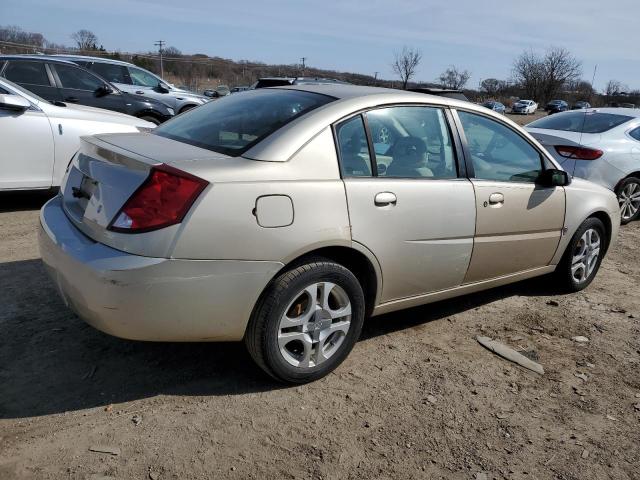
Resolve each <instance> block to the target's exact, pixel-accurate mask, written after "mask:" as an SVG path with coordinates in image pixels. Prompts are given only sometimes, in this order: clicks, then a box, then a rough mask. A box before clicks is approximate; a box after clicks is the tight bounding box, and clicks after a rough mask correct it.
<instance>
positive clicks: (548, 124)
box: [527, 112, 633, 133]
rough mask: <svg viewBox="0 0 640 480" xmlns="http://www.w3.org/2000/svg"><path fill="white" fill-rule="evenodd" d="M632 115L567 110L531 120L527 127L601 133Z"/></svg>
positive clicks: (627, 119)
mask: <svg viewBox="0 0 640 480" xmlns="http://www.w3.org/2000/svg"><path fill="white" fill-rule="evenodd" d="M632 118H633V117H629V116H627V115H619V114H614V113H603V112H569V113H563V114H562V115H551V116H548V117H544V118H541V119H540V120H536V121H535V122H531V123H530V124H528V125H527V127H531V128H544V129H548V130H562V131H565V132H583V133H602V132H606V131H607V130H611V129H612V128H615V127H617V126H618V125H622V124H623V123H625V122H628V121H629V120H631V119H632Z"/></svg>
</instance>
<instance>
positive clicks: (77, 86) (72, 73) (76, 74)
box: [55, 64, 104, 92]
mask: <svg viewBox="0 0 640 480" xmlns="http://www.w3.org/2000/svg"><path fill="white" fill-rule="evenodd" d="M55 69H56V72H57V73H58V78H59V79H60V83H61V84H62V88H70V89H74V90H89V91H91V92H95V91H96V90H97V89H98V88H100V87H102V86H103V85H104V82H103V81H102V80H100V79H99V78H98V77H96V76H95V75H92V74H90V73H89V72H87V71H85V70H82V69H81V68H78V67H74V66H71V65H62V64H58V65H56V66H55Z"/></svg>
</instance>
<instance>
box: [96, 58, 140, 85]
mask: <svg viewBox="0 0 640 480" xmlns="http://www.w3.org/2000/svg"><path fill="white" fill-rule="evenodd" d="M91 70H93V71H94V72H96V73H97V74H98V75H100V76H101V77H102V78H105V79H106V80H108V81H109V82H112V83H124V84H127V85H130V84H131V78H130V77H129V71H128V70H127V68H126V67H124V66H122V65H114V64H112V63H100V62H95V63H94V64H93V65H92V66H91Z"/></svg>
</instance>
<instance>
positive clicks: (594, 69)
mask: <svg viewBox="0 0 640 480" xmlns="http://www.w3.org/2000/svg"><path fill="white" fill-rule="evenodd" d="M597 70H598V64H597V63H596V64H595V66H594V67H593V76H592V77H591V90H593V85H594V83H595V81H596V71H597ZM589 100H591V95H589ZM585 123H587V109H586V108H585V109H584V115H583V116H582V127H580V140H579V141H578V145H580V146H581V147H582V134H583V133H584V125H585Z"/></svg>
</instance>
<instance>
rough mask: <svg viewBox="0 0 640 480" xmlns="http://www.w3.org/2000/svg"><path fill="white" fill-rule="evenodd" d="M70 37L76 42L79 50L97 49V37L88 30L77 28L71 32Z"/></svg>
mask: <svg viewBox="0 0 640 480" xmlns="http://www.w3.org/2000/svg"><path fill="white" fill-rule="evenodd" d="M71 39H72V40H73V41H74V42H76V45H78V49H79V50H97V49H98V37H96V35H95V34H94V33H93V32H92V31H90V30H85V29H82V30H78V31H77V32H75V33H72V34H71Z"/></svg>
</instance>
